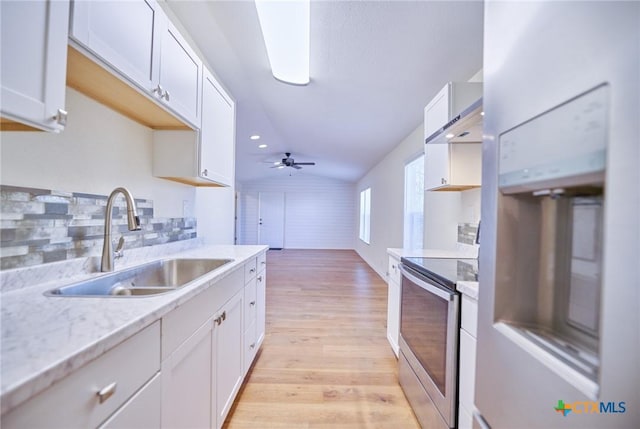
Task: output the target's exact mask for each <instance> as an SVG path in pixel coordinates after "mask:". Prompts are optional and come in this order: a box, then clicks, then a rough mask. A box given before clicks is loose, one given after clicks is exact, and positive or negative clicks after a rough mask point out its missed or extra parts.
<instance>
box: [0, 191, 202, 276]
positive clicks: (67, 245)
mask: <svg viewBox="0 0 640 429" xmlns="http://www.w3.org/2000/svg"><path fill="white" fill-rule="evenodd" d="M135 202H136V207H137V210H138V215H139V216H140V223H141V227H142V230H141V231H129V230H128V229H127V220H126V204H125V201H124V197H122V196H118V197H117V198H116V200H115V203H114V209H113V224H112V225H113V226H112V238H113V239H114V240H117V239H118V238H119V236H120V235H123V236H124V238H125V250H126V249H131V248H136V247H144V246H153V245H155V244H163V243H169V242H174V241H179V240H188V239H192V238H195V237H196V219H195V218H192V217H188V218H154V214H153V201H151V200H144V199H137V198H136V200H135ZM106 205H107V196H106V195H94V194H85V193H78V192H62V191H54V190H46V189H35V188H22V187H16V186H6V185H0V209H1V210H0V211H1V213H0V269H2V270H5V269H10V268H20V267H26V266H32V265H39V264H45V263H48V262H55V261H62V260H67V259H73V258H80V257H88V256H99V255H101V253H102V242H103V234H104V216H105V209H106Z"/></svg>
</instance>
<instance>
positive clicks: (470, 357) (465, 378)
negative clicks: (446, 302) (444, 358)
mask: <svg viewBox="0 0 640 429" xmlns="http://www.w3.org/2000/svg"><path fill="white" fill-rule="evenodd" d="M477 321H478V301H476V300H475V299H472V298H470V297H468V296H467V295H464V294H463V295H462V314H461V329H460V368H459V374H458V377H459V407H458V427H459V428H460V429H471V427H472V424H473V418H472V413H473V409H474V405H473V402H474V390H475V380H476V338H475V335H476V329H477Z"/></svg>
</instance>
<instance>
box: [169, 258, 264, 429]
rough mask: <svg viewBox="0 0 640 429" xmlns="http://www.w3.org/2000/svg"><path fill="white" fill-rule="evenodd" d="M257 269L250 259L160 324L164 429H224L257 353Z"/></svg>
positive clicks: (258, 305)
mask: <svg viewBox="0 0 640 429" xmlns="http://www.w3.org/2000/svg"><path fill="white" fill-rule="evenodd" d="M255 265H256V259H255V258H253V259H250V260H249V261H248V262H247V263H246V264H245V265H244V266H241V267H238V269H237V270H235V271H234V272H233V273H231V274H229V275H228V276H226V277H225V278H224V279H222V280H220V281H218V282H217V283H216V284H214V285H212V286H211V287H209V288H208V289H207V290H205V291H204V292H202V293H201V294H199V295H197V296H196V297H194V298H192V299H191V300H189V301H187V302H186V303H184V304H182V305H181V306H179V307H178V308H176V309H175V310H173V311H172V312H171V313H169V314H168V315H166V316H165V317H164V318H163V319H162V320H163V325H162V356H163V361H162V428H178V427H180V428H185V427H191V428H220V427H222V425H223V423H224V420H225V418H226V417H227V415H228V414H229V410H230V409H231V407H232V405H233V401H234V400H235V398H236V395H237V393H238V391H239V390H240V387H241V385H242V381H243V380H244V377H245V375H246V368H248V367H249V366H250V365H251V363H252V362H253V359H255V351H253V349H257V347H258V344H257V343H256V341H255V335H256V334H255V326H256V323H255V315H256V314H257V312H258V311H259V310H260V303H258V301H257V289H256V278H255V274H254V272H255V271H252V270H255V268H254V267H255ZM246 273H250V275H251V276H253V277H250V279H249V282H247V283H245V278H246V277H245V274H246ZM247 301H248V302H247ZM262 302H264V301H262ZM263 305H264V304H263ZM261 311H262V312H263V313H264V309H263V310H261ZM251 320H253V322H252V324H250V325H246V322H250V321H251ZM251 327H253V329H251ZM247 328H249V329H247ZM194 331H195V332H194ZM185 337H187V338H186V339H185ZM251 344H254V348H253V349H251V348H250V347H249V346H250V345H251ZM247 347H249V350H251V351H253V354H251V353H247V352H246V350H247Z"/></svg>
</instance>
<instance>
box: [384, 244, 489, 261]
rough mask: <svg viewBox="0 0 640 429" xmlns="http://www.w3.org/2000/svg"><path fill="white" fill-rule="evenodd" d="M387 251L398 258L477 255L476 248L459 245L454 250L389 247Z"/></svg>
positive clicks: (469, 256)
mask: <svg viewBox="0 0 640 429" xmlns="http://www.w3.org/2000/svg"><path fill="white" fill-rule="evenodd" d="M387 253H388V254H389V255H391V256H394V257H396V258H398V259H400V258H402V257H405V258H406V257H414V258H471V259H476V258H477V257H478V250H477V248H475V247H473V246H460V247H459V248H458V249H456V250H444V249H401V248H393V247H390V248H388V249H387Z"/></svg>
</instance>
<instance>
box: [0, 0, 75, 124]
mask: <svg viewBox="0 0 640 429" xmlns="http://www.w3.org/2000/svg"><path fill="white" fill-rule="evenodd" d="M0 16H1V18H0V20H1V24H2V25H1V26H0V28H1V30H0V31H1V33H0V43H1V51H0V52H1V60H0V63H1V72H0V75H1V76H2V95H1V98H2V105H1V106H2V107H1V113H2V117H3V118H4V119H3V121H2V122H3V123H4V122H5V119H7V120H10V121H16V122H19V123H21V124H26V125H28V126H30V127H35V128H39V129H43V130H47V131H56V132H57V131H60V130H62V129H63V128H64V125H65V123H66V112H64V109H65V90H66V87H65V79H66V73H67V36H68V28H69V2H68V1H54V0H48V1H37V2H36V1H2V2H0ZM59 110H61V111H62V112H59ZM2 129H11V128H9V125H8V124H7V125H6V126H5V125H4V124H3V126H2Z"/></svg>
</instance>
